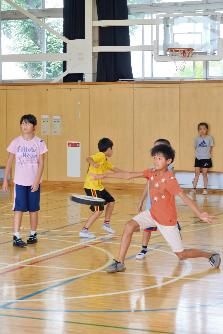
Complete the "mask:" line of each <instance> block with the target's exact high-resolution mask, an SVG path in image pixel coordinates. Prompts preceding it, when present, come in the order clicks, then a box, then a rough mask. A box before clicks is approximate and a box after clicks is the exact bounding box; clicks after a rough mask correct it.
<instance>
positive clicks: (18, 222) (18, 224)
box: [13, 211, 23, 235]
mask: <svg viewBox="0 0 223 334" xmlns="http://www.w3.org/2000/svg"><path fill="white" fill-rule="evenodd" d="M22 215H23V212H22V211H15V212H14V226H13V230H14V235H16V234H17V235H19V232H20V227H21V223H22Z"/></svg>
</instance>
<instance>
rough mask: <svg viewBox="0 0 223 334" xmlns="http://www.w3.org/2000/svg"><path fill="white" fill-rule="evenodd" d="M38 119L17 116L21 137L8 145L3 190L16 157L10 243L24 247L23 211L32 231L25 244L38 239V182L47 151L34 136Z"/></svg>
mask: <svg viewBox="0 0 223 334" xmlns="http://www.w3.org/2000/svg"><path fill="white" fill-rule="evenodd" d="M36 125H37V120H36V117H35V116H34V115H31V114H29V115H24V116H22V117H21V119H20V128H21V136H19V137H16V138H15V139H13V140H12V142H11V143H10V145H9V146H8V148H7V151H8V153H9V157H8V161H7V164H6V169H5V175H4V181H3V190H4V191H8V177H9V175H10V170H11V167H12V163H13V160H14V159H15V175H14V204H13V211H14V235H13V245H14V246H16V247H25V246H26V245H27V244H26V243H25V242H24V241H23V240H22V239H21V236H20V227H21V223H22V216H23V212H27V211H28V212H29V216H30V226H31V231H30V235H29V238H28V240H27V243H28V244H34V243H36V242H37V233H36V229H37V225H38V211H39V210H40V183H41V181H42V174H43V168H44V154H45V153H46V152H47V147H46V144H45V142H44V141H43V140H41V139H40V138H38V137H36V136H35V128H36Z"/></svg>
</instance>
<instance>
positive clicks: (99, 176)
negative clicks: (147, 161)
mask: <svg viewBox="0 0 223 334" xmlns="http://www.w3.org/2000/svg"><path fill="white" fill-rule="evenodd" d="M91 176H92V177H93V178H94V179H95V180H98V179H105V178H112V179H124V180H130V179H135V178H138V177H144V173H143V172H115V173H104V174H91Z"/></svg>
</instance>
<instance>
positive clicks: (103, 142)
mask: <svg viewBox="0 0 223 334" xmlns="http://www.w3.org/2000/svg"><path fill="white" fill-rule="evenodd" d="M112 147H113V142H112V140H111V139H109V138H102V139H100V140H99V142H98V149H99V151H100V152H105V151H107V149H108V148H112Z"/></svg>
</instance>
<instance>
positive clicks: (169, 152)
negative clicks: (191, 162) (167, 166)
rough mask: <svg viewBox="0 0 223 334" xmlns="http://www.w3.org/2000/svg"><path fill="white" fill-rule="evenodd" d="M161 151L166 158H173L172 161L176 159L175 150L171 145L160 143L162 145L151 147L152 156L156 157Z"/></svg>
mask: <svg viewBox="0 0 223 334" xmlns="http://www.w3.org/2000/svg"><path fill="white" fill-rule="evenodd" d="M159 153H161V154H162V155H163V156H164V157H165V159H166V160H169V159H171V160H172V162H173V161H174V158H175V151H174V149H173V148H172V147H171V146H169V145H165V144H160V145H157V146H154V147H153V148H152V149H151V156H152V157H154V156H155V155H156V154H159Z"/></svg>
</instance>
